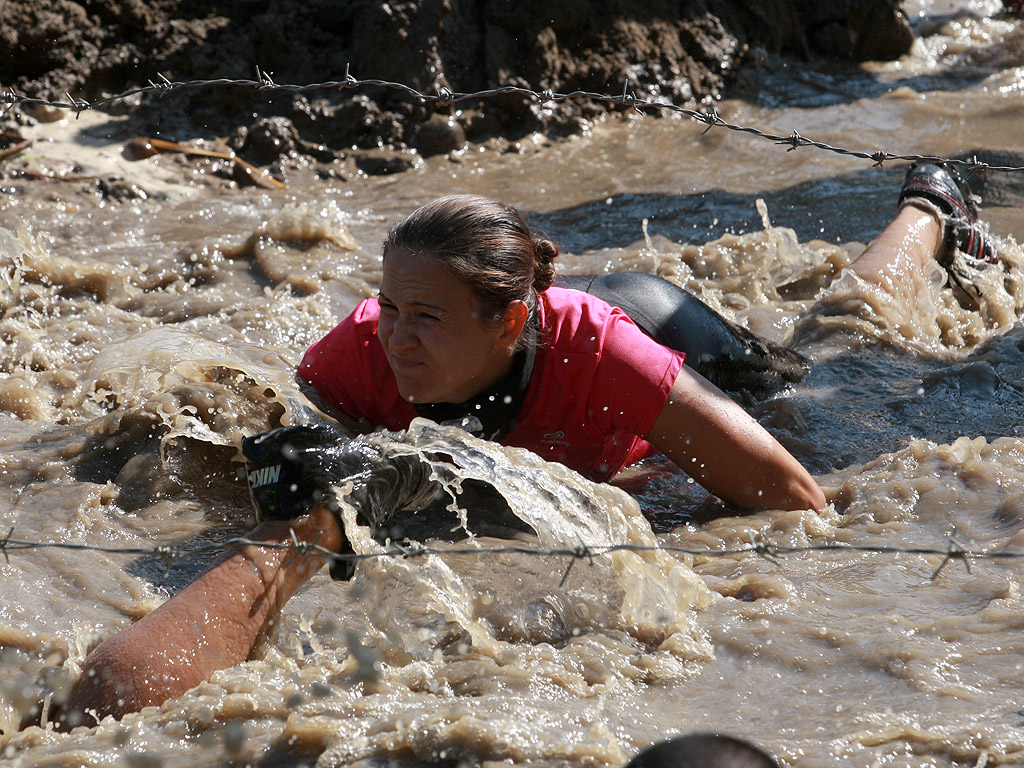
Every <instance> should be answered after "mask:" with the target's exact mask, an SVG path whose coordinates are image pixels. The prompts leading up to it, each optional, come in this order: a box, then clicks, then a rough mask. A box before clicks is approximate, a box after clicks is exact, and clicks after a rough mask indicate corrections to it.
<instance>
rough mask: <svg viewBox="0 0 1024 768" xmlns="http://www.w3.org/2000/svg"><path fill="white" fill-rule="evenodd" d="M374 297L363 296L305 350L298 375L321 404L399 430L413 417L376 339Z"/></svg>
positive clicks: (357, 418)
mask: <svg viewBox="0 0 1024 768" xmlns="http://www.w3.org/2000/svg"><path fill="white" fill-rule="evenodd" d="M379 313H380V310H379V307H378V305H377V300H376V299H366V300H365V301H363V302H361V303H360V304H359V306H357V307H356V308H355V310H354V311H353V312H352V314H350V315H349V316H348V317H346V318H345V319H344V320H342V321H341V322H340V323H339V324H338V325H337V326H335V327H334V328H333V329H332V330H331V331H330V332H329V333H328V334H327V335H326V336H324V337H323V338H322V339H320V341H318V342H316V343H315V344H314V345H313V346H311V347H310V348H309V349H308V350H306V354H305V355H304V356H303V358H302V362H300V363H299V370H298V374H299V376H300V377H301V378H302V379H303V380H304V381H305V382H306V383H307V384H309V385H310V386H311V387H313V389H315V390H316V392H317V394H318V395H319V396H320V398H321V399H322V400H323V401H324V403H325V404H326V405H330V406H332V407H334V408H337V409H338V410H339V411H341V413H343V414H345V415H346V416H348V417H349V418H351V419H354V420H356V421H359V420H361V419H365V420H366V421H368V422H369V423H370V424H371V425H372V426H373V427H375V428H376V427H386V428H387V429H393V430H394V429H405V428H406V427H407V426H409V422H410V421H411V420H412V418H413V416H415V415H416V413H415V410H414V409H413V408H412V406H411V405H410V404H409V403H407V402H405V401H403V400H402V398H401V397H400V396H399V394H398V384H397V382H396V381H395V377H394V374H393V373H392V372H391V367H390V366H389V365H388V363H387V359H386V358H385V357H384V350H383V349H382V348H381V346H380V342H379V341H378V340H377V317H378V316H379Z"/></svg>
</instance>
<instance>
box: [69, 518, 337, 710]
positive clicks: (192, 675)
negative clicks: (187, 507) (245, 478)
mask: <svg viewBox="0 0 1024 768" xmlns="http://www.w3.org/2000/svg"><path fill="white" fill-rule="evenodd" d="M293 532H294V535H295V538H296V539H297V540H298V541H300V542H306V543H316V544H318V545H319V546H321V547H323V548H325V549H327V550H330V551H332V552H334V551H337V550H338V549H339V548H340V546H341V543H342V536H341V531H340V529H339V527H338V524H337V523H336V522H335V519H334V515H333V514H332V513H331V512H330V511H329V510H327V509H325V508H324V507H316V508H314V509H313V510H312V511H311V512H310V513H309V514H306V515H303V516H302V517H299V518H296V519H294V520H290V521H284V520H271V521H268V522H265V523H263V524H262V525H261V526H260V527H258V528H257V529H256V530H254V531H253V532H252V534H250V538H252V539H254V540H259V541H265V542H267V543H271V544H289V543H292V542H293V539H292V533H293ZM323 563H324V558H322V557H319V556H317V555H312V554H311V555H302V554H296V552H295V551H294V550H293V549H268V548H265V547H260V546H257V545H251V546H246V547H244V548H241V549H238V550H236V551H235V552H233V553H231V554H230V555H227V556H226V557H225V558H224V559H223V560H221V561H220V562H218V563H217V564H216V565H214V566H213V567H211V568H210V569H209V570H207V571H206V572H204V573H203V574H202V575H200V576H199V577H198V578H197V579H196V580H195V581H193V582H192V583H191V584H189V585H188V586H187V587H185V588H184V589H183V590H181V592H179V593H177V594H176V595H174V596H173V597H171V598H170V599H169V600H168V601H167V602H166V603H164V604H163V605H161V606H160V607H159V608H157V609H156V610H155V611H153V612H152V613H151V614H149V615H148V616H146V617H145V618H144V619H142V620H140V621H138V622H136V623H135V624H132V625H131V626H129V627H127V628H126V629H124V630H122V631H120V632H118V633H117V634H115V635H113V636H112V637H109V638H107V639H106V640H105V641H103V643H101V644H100V645H99V646H98V647H97V648H96V649H95V650H94V651H93V652H92V653H91V654H89V656H88V658H86V660H85V664H84V667H83V669H82V675H81V677H80V678H79V679H78V681H77V682H76V683H75V685H74V687H73V688H72V691H71V697H70V700H69V702H68V705H67V707H66V708H65V710H64V712H63V713H62V714H61V716H60V720H59V724H60V726H62V727H63V728H72V727H74V726H76V725H93V724H95V719H94V718H103V717H105V716H107V715H113V716H114V717H115V718H120V717H122V716H123V715H125V714H127V713H129V712H135V711H137V710H139V709H142V708H143V707H146V706H150V705H159V704H162V703H163V702H164V701H166V700H167V699H170V698H173V697H175V696H179V695H181V694H182V693H184V692H185V691H187V690H189V689H190V688H193V687H194V686H196V685H198V684H199V683H201V682H203V681H205V680H207V679H208V678H209V677H210V675H211V674H213V672H215V671H217V670H218V669H225V668H227V667H231V666H234V665H235V664H238V663H240V662H242V661H245V660H246V659H248V658H249V655H250V654H251V653H252V651H253V648H254V647H255V645H256V641H257V640H258V639H259V638H260V636H261V635H262V634H263V633H264V632H265V631H266V630H268V629H269V628H270V627H272V626H273V625H274V622H275V621H276V620H277V617H278V615H279V613H280V611H281V609H282V608H283V607H284V605H285V603H286V602H287V601H288V599H289V598H290V597H291V596H292V595H293V594H295V591H296V590H297V589H298V588H299V587H300V586H301V585H302V584H303V583H305V582H306V581H307V580H308V579H309V578H310V577H311V576H312V575H313V574H314V573H316V572H317V570H319V569H320V566H321V565H323Z"/></svg>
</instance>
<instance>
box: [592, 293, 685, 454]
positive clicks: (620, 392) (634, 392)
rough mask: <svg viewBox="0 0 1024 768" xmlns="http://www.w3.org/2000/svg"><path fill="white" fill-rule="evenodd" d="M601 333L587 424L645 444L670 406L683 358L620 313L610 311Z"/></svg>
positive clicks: (613, 310) (615, 309) (620, 311)
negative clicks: (590, 422) (602, 426)
mask: <svg viewBox="0 0 1024 768" xmlns="http://www.w3.org/2000/svg"><path fill="white" fill-rule="evenodd" d="M603 331H604V338H603V341H602V344H601V359H600V361H599V363H598V365H597V370H596V372H595V375H594V379H593V383H592V385H591V389H590V401H589V403H588V408H587V411H588V415H589V418H590V419H591V421H592V422H593V423H597V424H600V423H604V424H607V425H608V429H609V430H610V431H615V432H627V433H630V434H633V435H637V436H638V437H642V438H646V437H647V435H648V433H649V432H650V431H651V429H652V427H654V422H655V421H656V420H657V418H658V416H659V415H660V414H661V410H662V408H663V407H664V406H665V402H666V401H667V400H668V395H669V392H670V391H671V390H672V385H673V384H674V383H675V380H676V377H677V376H678V375H679V370H680V369H681V368H682V367H683V361H684V359H685V355H684V354H683V353H682V352H676V351H675V350H672V349H669V348H668V347H664V346H662V345H661V344H658V343H657V342H656V341H654V339H652V338H651V337H650V336H648V335H647V334H646V333H644V332H643V331H642V330H640V328H639V327H637V325H636V324H635V323H634V322H633V321H632V320H630V319H629V317H628V316H627V315H626V314H625V313H624V312H623V311H622V310H620V309H618V308H612V311H611V313H610V314H609V315H608V318H607V321H606V322H605V324H604V328H603Z"/></svg>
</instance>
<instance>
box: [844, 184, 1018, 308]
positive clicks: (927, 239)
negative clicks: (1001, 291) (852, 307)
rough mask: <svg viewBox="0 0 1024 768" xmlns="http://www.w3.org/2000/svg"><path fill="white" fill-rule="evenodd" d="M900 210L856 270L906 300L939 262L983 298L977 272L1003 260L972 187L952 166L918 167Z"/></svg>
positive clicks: (954, 281)
mask: <svg viewBox="0 0 1024 768" xmlns="http://www.w3.org/2000/svg"><path fill="white" fill-rule="evenodd" d="M899 205H900V208H899V212H898V213H897V214H896V218H895V219H893V221H892V222H891V223H890V224H889V225H888V226H887V227H886V228H885V229H884V230H882V234H881V235H879V236H878V238H877V239H876V240H874V241H873V242H872V243H871V244H870V245H869V246H868V247H867V250H865V251H864V253H862V254H861V255H860V257H859V258H858V259H857V260H856V261H854V262H853V263H852V264H851V265H850V267H849V268H850V270H851V271H853V272H854V273H855V274H857V275H858V276H859V277H861V278H862V279H864V280H866V281H868V282H870V283H873V284H875V285H877V286H879V287H881V288H883V289H884V290H886V291H888V292H889V293H890V294H892V295H893V296H895V297H896V298H898V299H901V300H903V301H913V300H914V299H916V298H917V290H918V286H920V285H921V284H922V278H923V277H924V276H925V275H926V274H927V272H928V271H929V269H930V268H931V263H932V262H937V263H938V264H939V265H940V266H941V267H942V268H943V269H945V270H946V272H947V273H948V274H949V281H950V285H951V287H953V288H956V289H959V290H960V291H962V292H963V293H964V294H966V296H967V298H968V299H969V300H970V301H974V300H976V299H977V298H978V296H979V294H978V290H977V288H976V287H975V285H974V284H973V278H974V276H975V275H977V273H978V272H977V271H978V270H980V269H985V268H987V266H988V265H992V264H998V263H999V255H998V254H997V253H996V249H995V246H994V244H993V243H992V241H991V239H990V238H989V237H988V236H987V235H986V234H985V233H984V232H983V231H982V229H981V227H979V225H978V222H977V216H978V211H977V208H976V207H975V205H974V202H973V198H972V195H971V191H970V188H969V187H968V186H967V182H966V181H964V179H962V178H961V177H960V176H959V174H958V173H957V172H956V170H955V169H954V168H952V167H945V166H938V165H917V166H912V167H911V168H910V169H909V170H908V171H907V176H906V179H905V180H904V181H903V189H902V190H901V191H900V198H899Z"/></svg>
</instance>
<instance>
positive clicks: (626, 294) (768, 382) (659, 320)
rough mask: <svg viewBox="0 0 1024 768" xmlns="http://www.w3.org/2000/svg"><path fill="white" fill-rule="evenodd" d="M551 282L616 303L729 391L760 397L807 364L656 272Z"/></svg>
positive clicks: (563, 277) (802, 373)
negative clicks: (732, 321) (653, 273)
mask: <svg viewBox="0 0 1024 768" xmlns="http://www.w3.org/2000/svg"><path fill="white" fill-rule="evenodd" d="M555 285H557V286H559V287H561V288H571V289H573V290H578V291H583V292H584V293H589V294H590V295H592V296H596V297H597V298H599V299H601V300H602V301H606V302H607V303H609V304H611V305H612V306H613V307H618V308H619V309H621V310H622V311H623V312H625V313H626V314H627V315H629V318H630V319H631V320H632V321H633V322H634V323H636V324H637V325H638V326H640V328H641V329H642V330H643V331H644V333H646V334H647V335H648V336H650V337H651V338H652V339H654V340H655V341H656V342H658V343H659V344H662V345H664V346H666V347H668V348H670V349H674V350H676V351H677V352H682V353H684V354H685V355H686V364H687V366H689V367H690V368H692V369H693V370H695V371H697V372H698V373H700V374H701V375H702V376H704V378H706V379H708V380H709V381H711V382H712V383H713V384H715V386H717V387H718V388H719V389H723V390H725V391H726V392H728V393H729V394H731V395H738V396H740V397H743V398H753V399H755V400H757V399H762V398H765V397H767V396H769V395H772V394H774V393H775V392H778V391H779V390H780V389H783V388H784V387H786V386H788V385H790V384H792V383H795V382H797V381H799V380H800V379H802V378H803V377H804V376H805V375H806V374H807V371H808V370H809V369H810V366H809V364H808V363H807V361H806V360H805V359H804V358H803V357H802V356H801V355H799V354H798V353H796V352H794V351H793V350H790V349H787V348H785V347H782V346H780V345H777V344H773V343H771V342H769V341H766V340H764V339H760V338H758V337H757V336H755V335H754V334H753V333H751V332H750V331H748V330H747V329H746V328H743V327H741V326H738V325H735V324H734V323H730V322H729V321H728V320H726V319H725V318H724V317H722V316H721V315H719V314H718V313H717V312H715V311H714V310H713V309H711V307H709V306H708V305H707V304H705V303H704V302H702V301H701V300H700V299H698V298H697V297H696V296H693V295H692V294H690V293H688V292H687V291H686V290H684V289H683V288H680V287H679V286H678V285H676V284H675V283H671V282H669V281H668V280H665V279H663V278H660V277H657V276H655V275H649V274H646V273H644V272H611V273H608V274H603V275H559V276H558V277H557V278H556V280H555Z"/></svg>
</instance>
